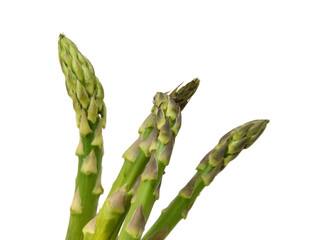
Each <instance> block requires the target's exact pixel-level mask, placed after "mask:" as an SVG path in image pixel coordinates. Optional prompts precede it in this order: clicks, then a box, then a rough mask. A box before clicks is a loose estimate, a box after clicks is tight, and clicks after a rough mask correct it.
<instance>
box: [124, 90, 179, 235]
mask: <svg viewBox="0 0 323 240" xmlns="http://www.w3.org/2000/svg"><path fill="white" fill-rule="evenodd" d="M158 98H159V99H160V98H161V97H160V95H157V96H155V103H157V106H158V104H160V101H159V100H156V99H158ZM162 99H163V100H164V99H165V98H164V97H162ZM164 101H165V106H166V102H167V109H165V114H164V113H163V110H162V109H161V108H162V107H163V105H162V106H161V107H160V108H159V109H158V111H157V113H156V115H157V128H158V130H159V136H158V139H157V146H156V149H155V150H154V151H153V152H152V154H151V157H150V160H149V162H148V163H147V165H146V167H145V169H144V171H143V173H142V174H141V181H140V184H139V187H138V190H137V193H136V195H135V196H134V199H133V200H132V203H131V207H130V209H129V211H128V214H127V216H126V218H125V221H124V225H123V227H122V229H121V232H120V236H119V238H118V239H119V240H127V239H129V240H130V239H133V240H135V239H139V238H140V237H141V235H142V233H143V230H144V227H145V223H146V221H147V220H148V218H149V215H150V212H151V210H152V208H153V205H154V203H155V201H156V200H157V199H158V198H159V188H160V184H161V180H162V176H163V174H164V170H165V168H166V166H167V165H168V164H169V161H170V157H171V153H172V150H173V146H174V137H175V136H174V133H173V132H172V131H171V129H172V128H173V126H174V125H175V124H176V119H177V118H178V117H177V116H180V107H179V106H178V105H177V104H176V103H175V101H174V100H173V98H172V97H171V96H170V97H169V99H167V100H166V99H165V100H164ZM162 104H164V103H162ZM158 116H161V117H158ZM177 132H178V130H176V133H177ZM138 209H141V211H140V213H141V215H139V214H138ZM142 219H144V221H142ZM139 220H140V223H141V224H139V225H138V226H139V227H138V228H137V229H136V227H135V226H134V225H133V224H132V223H133V222H138V221H139ZM136 226H137V225H136Z"/></svg>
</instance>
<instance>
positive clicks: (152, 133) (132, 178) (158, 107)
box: [95, 79, 200, 240]
mask: <svg viewBox="0 0 323 240" xmlns="http://www.w3.org/2000/svg"><path fill="white" fill-rule="evenodd" d="M199 82H200V81H199V79H194V80H192V81H191V82H190V83H188V84H187V85H185V86H183V87H182V88H180V89H179V90H177V89H175V90H174V91H173V92H172V93H171V95H172V96H174V97H173V98H172V97H170V95H168V94H166V93H157V94H156V96H155V97H154V106H153V108H152V111H151V114H150V115H149V116H148V117H147V118H146V120H145V121H144V122H143V124H142V125H141V127H140V128H139V134H140V136H139V137H138V139H137V140H136V141H135V142H134V143H133V144H132V145H131V146H130V147H129V149H128V150H126V152H125V153H124V154H123V158H124V164H123V166H122V168H121V170H120V172H119V175H118V177H117V179H116V180H115V182H114V183H113V186H112V188H111V190H110V192H109V194H108V198H109V197H110V196H112V195H113V194H114V193H115V192H117V191H118V190H120V189H125V191H126V201H125V202H124V204H125V211H124V213H119V215H117V214H110V213H111V208H109V204H108V203H107V200H106V201H105V203H104V204H103V206H102V208H101V210H100V211H99V214H98V220H97V224H96V228H95V229H96V230H95V239H97V240H103V239H104V240H108V239H113V240H115V239H116V237H117V235H118V232H119V230H120V228H121V226H122V223H123V220H124V218H125V217H126V214H127V212H128V210H129V207H130V204H131V203H130V201H131V199H132V197H133V196H134V195H135V193H136V191H137V187H138V186H139V182H140V180H141V179H140V175H141V173H142V172H143V170H144V168H145V166H146V164H147V163H148V161H149V159H150V157H151V155H152V152H154V151H155V150H156V149H157V147H158V146H159V148H160V149H159V151H162V149H163V148H166V145H167V143H166V142H165V144H162V145H161V144H158V143H159V142H160V141H159V140H158V139H162V140H163V139H164V138H167V136H164V135H165V134H163V132H162V134H160V133H161V127H162V126H164V125H165V123H166V120H167V118H170V120H169V121H168V122H169V127H170V128H171V132H172V135H173V138H174V137H175V136H176V135H177V133H178V131H179V128H180V125H181V111H180V110H183V109H184V107H185V105H186V103H187V102H188V101H189V99H190V98H191V96H192V95H193V94H194V93H195V91H196V90H197V88H198V86H199ZM170 99H172V100H170ZM170 101H172V104H168V103H169V102H170ZM174 102H175V103H176V104H175V105H174V104H173V103H174ZM179 106H182V108H181V109H179V108H178V107H179ZM176 109H177V111H176ZM172 141H173V140H172ZM167 149H168V150H167ZM167 149H166V151H164V154H163V155H164V156H165V157H166V152H169V144H168V145H167ZM135 183H137V184H135ZM108 198H107V199H108ZM111 219H113V221H112V220H111ZM108 221H109V222H110V223H109V224H108V223H107V222H108ZM99 229H100V230H99ZM103 229H104V230H103Z"/></svg>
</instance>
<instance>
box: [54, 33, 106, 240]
mask: <svg viewBox="0 0 323 240" xmlns="http://www.w3.org/2000/svg"><path fill="white" fill-rule="evenodd" d="M58 53H59V62H60V64H61V68H62V71H63V73H64V75H65V85H66V89H67V93H68V95H69V96H70V97H71V98H72V100H73V107H74V110H75V113H76V122H77V126H78V128H79V132H80V141H79V145H78V147H77V149H76V152H75V153H76V155H77V156H78V159H79V163H78V172H77V177H76V181H75V183H76V184H75V193H74V198H73V202H72V205H71V207H70V220H69V226H68V230H67V235H66V239H67V240H83V233H82V228H83V227H84V225H85V224H86V223H87V222H89V221H90V220H91V219H92V218H93V217H94V216H95V214H96V211H97V204H98V200H99V196H100V195H101V194H102V193H103V188H102V186H101V171H102V169H101V162H102V155H103V139H102V129H103V128H104V127H105V122H106V109H105V104H104V102H103V98H104V93H103V88H102V85H101V83H100V82H99V80H98V78H97V77H96V76H95V73H94V69H93V66H92V64H91V63H90V62H89V60H87V58H86V57H84V56H83V55H82V53H81V52H80V51H79V50H78V48H77V47H76V45H75V44H74V43H73V42H72V41H71V40H70V39H68V38H67V37H65V36H64V35H62V34H61V35H60V36H59V41H58Z"/></svg>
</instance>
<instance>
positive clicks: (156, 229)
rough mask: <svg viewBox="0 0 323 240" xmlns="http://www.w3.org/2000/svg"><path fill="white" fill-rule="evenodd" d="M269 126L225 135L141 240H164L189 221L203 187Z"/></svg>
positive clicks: (257, 124)
mask: <svg viewBox="0 0 323 240" xmlns="http://www.w3.org/2000/svg"><path fill="white" fill-rule="evenodd" d="M268 122H269V121H268V120H256V121H252V122H248V123H246V124H244V125H242V126H239V127H237V128H235V129H233V130H232V131H230V132H228V133H227V134H225V135H224V136H223V137H222V138H221V139H220V141H219V143H218V145H216V147H215V148H214V149H213V150H211V151H210V152H209V153H208V154H207V155H206V156H205V157H204V158H203V160H202V161H201V162H200V164H199V165H198V166H197V173H196V174H195V175H194V176H193V178H192V179H191V180H190V181H189V182H188V183H187V185H186V186H185V187H184V188H183V189H182V190H181V191H180V192H179V194H178V195H177V197H176V198H175V199H174V200H173V201H172V202H171V203H170V205H169V206H168V207H167V208H166V209H164V210H163V211H162V213H161V215H160V216H159V218H158V219H157V221H156V222H155V223H154V224H153V226H152V227H151V228H150V229H149V230H148V231H147V233H146V234H145V235H144V237H143V238H142V240H163V239H165V238H166V237H167V235H168V234H169V233H170V232H171V231H172V230H173V228H174V227H175V226H176V225H177V223H178V222H179V221H180V220H181V219H185V218H186V217H187V214H188V212H189V210H190V209H191V207H192V205H193V203H194V202H195V200H196V198H197V197H198V196H199V194H200V193H201V191H202V190H203V189H204V187H206V186H208V185H209V184H210V183H211V182H212V181H213V179H214V178H215V176H216V175H217V174H218V173H220V172H221V171H222V170H223V169H224V168H225V167H226V166H227V165H228V163H229V162H231V161H232V160H233V159H234V158H236V157H237V156H238V155H239V154H240V152H241V151H242V150H243V149H246V148H248V147H250V146H251V145H252V144H253V143H254V142H255V141H256V140H257V139H258V137H259V136H260V135H261V134H262V133H263V131H264V130H265V128H266V125H267V123H268ZM139 210H141V209H139ZM138 212H140V211H138ZM142 225H144V221H143V218H142V219H141V222H140V223H137V224H136V226H138V227H137V228H138V229H139V227H141V226H142ZM140 230H142V228H140Z"/></svg>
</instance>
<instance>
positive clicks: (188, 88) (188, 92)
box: [170, 78, 200, 110]
mask: <svg viewBox="0 0 323 240" xmlns="http://www.w3.org/2000/svg"><path fill="white" fill-rule="evenodd" d="M199 84H200V79H198V78H194V79H193V80H192V81H190V82H189V83H188V84H186V85H185V86H183V87H181V88H180V89H178V88H179V87H180V86H181V85H182V84H180V85H179V86H178V87H177V88H175V89H174V90H173V91H172V93H171V94H170V96H171V97H172V98H173V99H174V100H175V102H176V103H177V105H178V106H179V107H180V108H181V110H183V109H184V107H185V106H186V104H187V103H188V102H189V100H190V98H191V97H192V96H193V95H194V93H195V92H196V90H197V88H198V86H199Z"/></svg>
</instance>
